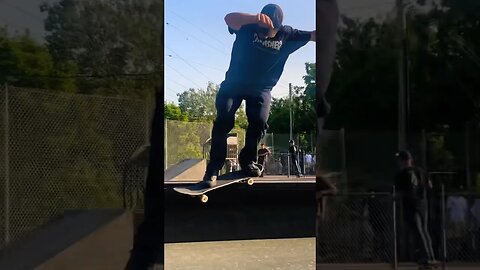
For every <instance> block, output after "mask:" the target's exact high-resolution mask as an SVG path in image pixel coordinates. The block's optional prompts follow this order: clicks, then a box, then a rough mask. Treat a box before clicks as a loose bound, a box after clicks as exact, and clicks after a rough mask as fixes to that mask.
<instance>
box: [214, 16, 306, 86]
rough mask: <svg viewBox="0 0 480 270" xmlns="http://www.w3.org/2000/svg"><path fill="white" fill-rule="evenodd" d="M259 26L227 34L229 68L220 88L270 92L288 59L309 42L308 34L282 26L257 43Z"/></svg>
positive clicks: (250, 26) (231, 31) (255, 25)
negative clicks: (229, 36)
mask: <svg viewBox="0 0 480 270" xmlns="http://www.w3.org/2000/svg"><path fill="white" fill-rule="evenodd" d="M258 29H259V26H258V25H257V24H248V25H244V26H242V28H240V29H239V30H237V31H235V30H233V29H232V28H229V31H230V33H231V34H236V39H235V42H234V43H233V48H232V54H231V60H230V67H229V68H228V71H227V73H226V76H225V80H224V81H223V83H222V86H228V85H232V86H238V85H246V86H251V87H255V88H259V89H262V90H267V91H269V90H271V89H272V88H273V87H274V86H275V85H276V84H277V82H278V80H279V78H280V76H281V75H282V72H283V68H284V66H285V63H286V62H287V59H288V56H289V55H290V54H292V53H293V52H295V51H296V50H298V49H299V48H301V47H303V46H304V45H305V44H307V43H308V41H310V37H311V32H310V31H301V30H297V29H293V28H292V27H290V26H286V25H285V26H282V28H280V29H279V31H278V33H277V35H276V36H275V37H273V38H266V39H261V38H260V37H259V36H258V35H257V31H258Z"/></svg>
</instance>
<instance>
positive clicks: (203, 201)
mask: <svg viewBox="0 0 480 270" xmlns="http://www.w3.org/2000/svg"><path fill="white" fill-rule="evenodd" d="M200 201H201V202H202V203H206V202H208V196H207V195H205V194H204V195H202V196H200Z"/></svg>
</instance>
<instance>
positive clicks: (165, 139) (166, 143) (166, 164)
mask: <svg viewBox="0 0 480 270" xmlns="http://www.w3.org/2000/svg"><path fill="white" fill-rule="evenodd" d="M167 126H168V120H165V121H164V127H165V128H164V131H165V138H164V141H163V149H164V150H165V165H164V166H165V170H166V169H167V168H168V142H167V141H168V127H167Z"/></svg>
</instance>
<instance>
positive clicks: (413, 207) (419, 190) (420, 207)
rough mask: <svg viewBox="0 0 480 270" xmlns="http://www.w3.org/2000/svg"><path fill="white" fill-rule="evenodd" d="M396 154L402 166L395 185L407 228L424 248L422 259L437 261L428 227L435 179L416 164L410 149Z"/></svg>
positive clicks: (421, 248)
mask: <svg viewBox="0 0 480 270" xmlns="http://www.w3.org/2000/svg"><path fill="white" fill-rule="evenodd" d="M396 156H397V159H398V165H399V167H400V170H399V171H398V172H397V174H396V175H395V189H396V192H397V193H398V195H399V197H400V198H401V201H402V205H403V217H404V219H405V223H406V225H407V228H408V229H409V230H410V231H411V232H412V233H413V235H414V238H415V243H417V245H418V246H417V248H418V250H420V252H421V254H420V256H421V257H420V258H419V262H420V263H421V264H425V265H432V264H436V261H435V254H434V251H433V247H432V240H431V238H430V233H429V229H428V198H429V195H430V192H431V190H432V182H431V181H430V179H429V178H428V176H427V174H426V173H425V172H424V171H423V170H422V169H420V168H418V167H416V166H415V165H414V161H413V157H412V155H411V154H410V152H408V151H406V150H403V151H400V152H398V153H397V154H396Z"/></svg>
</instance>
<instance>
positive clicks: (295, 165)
mask: <svg viewBox="0 0 480 270" xmlns="http://www.w3.org/2000/svg"><path fill="white" fill-rule="evenodd" d="M289 143H290V147H289V148H288V152H289V153H290V158H291V160H292V164H293V169H294V173H295V174H296V175H297V177H301V176H303V175H302V170H301V169H300V165H299V164H298V147H297V146H296V145H295V141H294V140H290V141H289Z"/></svg>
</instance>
